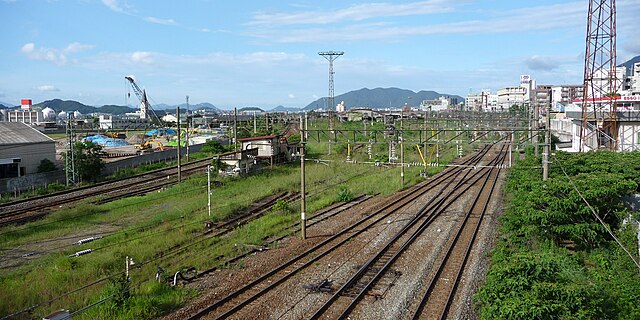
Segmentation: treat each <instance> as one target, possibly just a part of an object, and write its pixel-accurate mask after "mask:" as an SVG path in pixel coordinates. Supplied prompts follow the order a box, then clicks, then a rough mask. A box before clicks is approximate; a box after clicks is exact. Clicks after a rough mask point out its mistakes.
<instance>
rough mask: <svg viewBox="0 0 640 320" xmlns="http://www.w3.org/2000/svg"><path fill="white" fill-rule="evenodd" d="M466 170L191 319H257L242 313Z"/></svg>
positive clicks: (409, 195)
mask: <svg viewBox="0 0 640 320" xmlns="http://www.w3.org/2000/svg"><path fill="white" fill-rule="evenodd" d="M487 152H488V148H485V149H483V150H482V152H479V153H478V154H477V155H476V156H474V157H471V158H470V159H468V160H467V161H466V162H465V163H464V164H466V165H475V164H478V163H479V162H480V159H481V158H482V156H483V155H484V154H486V153H487ZM464 171H468V170H465V169H464V168H463V167H456V168H451V169H449V170H446V171H443V172H442V173H440V174H439V175H436V176H434V177H433V178H432V179H431V180H427V181H426V182H423V183H421V184H418V185H416V186H414V187H413V188H410V189H408V190H407V191H405V192H404V193H403V194H402V195H401V196H400V197H399V198H398V199H396V201H391V202H388V203H387V204H386V205H384V206H382V207H380V208H379V209H377V210H375V212H372V213H370V214H368V215H366V216H365V217H364V218H363V219H361V220H359V221H358V222H356V223H354V224H352V225H351V226H348V227H346V228H344V229H343V230H342V231H341V232H338V233H336V234H334V235H332V236H330V237H328V238H326V239H325V240H323V241H321V242H320V243H318V244H317V245H315V246H313V247H312V248H310V249H308V250H306V251H305V252H303V253H301V254H299V255H297V256H295V257H294V258H291V259H290V260H289V261H286V262H285V263H283V264H281V265H280V266H278V267H276V268H274V269H273V270H271V271H269V272H267V273H265V274H263V275H262V276H260V277H258V278H257V279H255V280H253V281H251V282H249V283H246V284H245V285H244V286H242V287H240V288H239V289H237V290H235V291H233V292H230V293H229V294H228V295H226V296H224V297H221V298H220V299H217V300H216V301H213V302H212V303H211V304H208V305H206V306H204V307H203V308H200V310H199V311H198V312H196V313H194V314H192V315H190V316H189V319H199V318H215V319H224V318H230V317H233V318H243V317H249V318H250V317H252V316H255V315H251V314H248V315H247V314H243V311H246V310H249V309H251V308H252V307H258V304H259V301H262V299H261V298H262V297H263V296H265V295H267V294H268V293H269V292H271V291H274V290H276V289H277V287H278V286H279V285H281V284H283V283H285V282H287V281H294V282H295V280H290V279H292V278H294V277H296V276H297V275H299V274H301V273H303V272H304V271H305V270H307V269H311V268H313V267H314V266H317V265H319V264H322V263H321V260H322V259H325V258H326V257H328V256H330V255H332V254H334V252H335V251H336V250H338V249H339V248H341V247H342V246H344V245H345V244H346V243H349V242H352V241H356V240H355V239H358V238H360V237H363V236H364V235H367V236H368V237H369V239H368V240H364V241H365V242H366V241H371V237H372V236H373V237H374V238H375V235H376V232H375V231H376V228H380V227H381V226H383V227H384V226H385V225H388V224H389V223H390V221H392V220H395V221H396V222H397V221H401V219H400V220H399V218H406V214H405V215H404V216H402V215H399V214H398V212H399V211H401V210H403V209H404V210H406V208H408V207H410V206H412V205H413V204H414V203H415V201H416V199H418V198H420V197H421V196H423V194H424V193H425V192H426V191H428V190H430V189H432V188H435V187H436V186H438V185H439V184H441V183H446V182H447V181H456V180H460V175H461V174H463V172H464ZM365 238H366V237H365ZM298 281H299V279H298ZM347 282H349V281H347ZM350 285H351V283H349V284H348V285H347V284H346V283H345V286H344V288H347V287H349V286H350ZM344 291H345V290H341V292H340V294H338V295H337V296H341V295H342V293H343V292H344ZM305 317H308V316H305Z"/></svg>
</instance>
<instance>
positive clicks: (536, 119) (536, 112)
mask: <svg viewBox="0 0 640 320" xmlns="http://www.w3.org/2000/svg"><path fill="white" fill-rule="evenodd" d="M539 107H540V105H539V104H538V102H537V101H535V102H534V104H533V108H534V109H533V110H534V112H533V117H534V120H533V128H534V130H535V132H536V134H535V136H536V137H535V140H533V142H534V143H535V144H534V146H535V150H534V154H535V155H536V157H537V156H538V154H539V151H538V144H539V143H538V142H539V141H540V137H538V134H539V133H540V131H538V128H539V126H538V123H539V122H540V108H539Z"/></svg>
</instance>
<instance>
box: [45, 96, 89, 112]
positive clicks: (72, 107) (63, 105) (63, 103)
mask: <svg viewBox="0 0 640 320" xmlns="http://www.w3.org/2000/svg"><path fill="white" fill-rule="evenodd" d="M33 108H34V109H44V108H51V109H53V110H55V111H56V112H60V111H66V112H69V111H79V112H80V113H82V114H89V113H94V112H98V111H97V110H96V109H97V108H96V107H92V106H88V105H85V104H82V103H80V102H78V101H73V100H60V99H53V100H47V101H44V102H40V103H37V104H34V105H33Z"/></svg>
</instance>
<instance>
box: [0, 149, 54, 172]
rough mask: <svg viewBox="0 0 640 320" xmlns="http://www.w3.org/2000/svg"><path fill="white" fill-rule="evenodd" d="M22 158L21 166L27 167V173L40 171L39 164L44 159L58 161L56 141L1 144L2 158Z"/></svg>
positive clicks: (0, 156) (0, 157)
mask: <svg viewBox="0 0 640 320" xmlns="http://www.w3.org/2000/svg"><path fill="white" fill-rule="evenodd" d="M11 158H20V164H19V165H18V166H19V167H21V168H25V169H24V171H25V174H27V175H29V174H34V173H36V172H38V166H39V165H40V161H42V160H43V159H45V158H46V159H49V160H51V162H53V163H55V162H56V146H55V142H53V141H51V142H42V143H29V144H20V145H5V146H0V159H11Z"/></svg>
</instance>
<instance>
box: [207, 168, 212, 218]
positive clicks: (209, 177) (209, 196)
mask: <svg viewBox="0 0 640 320" xmlns="http://www.w3.org/2000/svg"><path fill="white" fill-rule="evenodd" d="M207 211H208V212H209V218H211V166H207Z"/></svg>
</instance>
